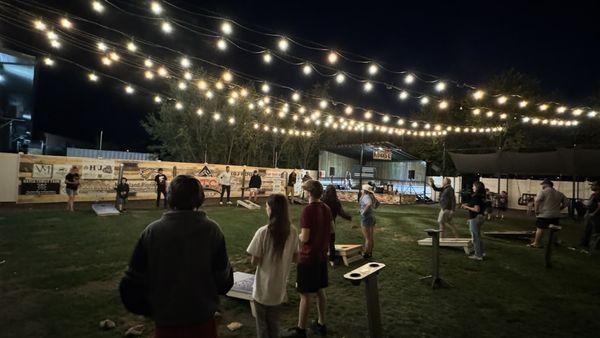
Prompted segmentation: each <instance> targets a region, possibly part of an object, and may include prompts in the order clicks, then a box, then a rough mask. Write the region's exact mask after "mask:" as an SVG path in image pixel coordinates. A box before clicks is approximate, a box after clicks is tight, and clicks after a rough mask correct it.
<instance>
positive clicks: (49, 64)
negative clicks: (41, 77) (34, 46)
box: [44, 57, 54, 67]
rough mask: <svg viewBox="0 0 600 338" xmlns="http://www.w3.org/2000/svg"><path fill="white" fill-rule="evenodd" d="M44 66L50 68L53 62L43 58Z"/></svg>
mask: <svg viewBox="0 0 600 338" xmlns="http://www.w3.org/2000/svg"><path fill="white" fill-rule="evenodd" d="M44 64H45V65H46V66H49V67H51V66H54V60H52V59H51V58H49V57H45V58H44Z"/></svg>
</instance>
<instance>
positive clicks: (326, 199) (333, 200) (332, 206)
mask: <svg viewBox="0 0 600 338" xmlns="http://www.w3.org/2000/svg"><path fill="white" fill-rule="evenodd" d="M321 201H323V203H325V204H326V205H327V206H328V207H329V210H331V217H332V218H333V232H332V233H331V240H330V241H329V262H330V264H331V265H335V264H336V262H337V261H338V259H337V258H338V257H336V255H335V220H336V218H337V217H338V215H339V216H340V217H341V218H343V219H345V220H348V221H351V220H352V216H350V215H349V214H348V213H347V212H346V211H344V208H343V207H342V202H340V199H339V198H338V196H337V192H336V190H335V187H334V186H333V185H331V184H330V185H328V186H327V188H325V193H324V194H323V198H321Z"/></svg>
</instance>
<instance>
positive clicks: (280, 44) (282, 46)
mask: <svg viewBox="0 0 600 338" xmlns="http://www.w3.org/2000/svg"><path fill="white" fill-rule="evenodd" d="M277 47H279V50H281V51H282V52H285V51H287V50H288V48H289V47H290V44H289V42H288V40H287V39H286V38H281V39H279V41H278V42H277Z"/></svg>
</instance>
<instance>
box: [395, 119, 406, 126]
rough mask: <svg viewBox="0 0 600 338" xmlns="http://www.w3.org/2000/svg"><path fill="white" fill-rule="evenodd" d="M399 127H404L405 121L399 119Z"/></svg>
mask: <svg viewBox="0 0 600 338" xmlns="http://www.w3.org/2000/svg"><path fill="white" fill-rule="evenodd" d="M396 124H397V125H399V126H403V125H404V119H399V120H398V122H396Z"/></svg>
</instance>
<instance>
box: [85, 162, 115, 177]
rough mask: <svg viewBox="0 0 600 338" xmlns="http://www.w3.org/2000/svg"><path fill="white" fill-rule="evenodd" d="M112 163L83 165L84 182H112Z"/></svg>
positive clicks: (113, 163)
mask: <svg viewBox="0 0 600 338" xmlns="http://www.w3.org/2000/svg"><path fill="white" fill-rule="evenodd" d="M114 167H115V162H114V161H96V162H90V163H86V164H84V165H83V172H82V175H81V176H82V178H83V179H84V180H86V179H87V180H113V179H115V168H114Z"/></svg>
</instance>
